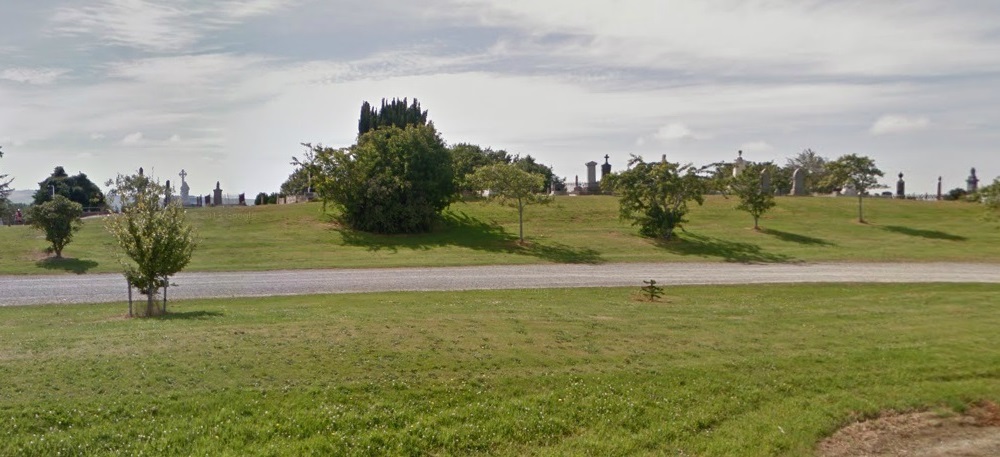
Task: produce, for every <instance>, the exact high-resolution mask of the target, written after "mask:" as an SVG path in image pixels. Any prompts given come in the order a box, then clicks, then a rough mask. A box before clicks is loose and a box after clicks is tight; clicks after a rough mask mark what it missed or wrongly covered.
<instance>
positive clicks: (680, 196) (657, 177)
mask: <svg viewBox="0 0 1000 457" xmlns="http://www.w3.org/2000/svg"><path fill="white" fill-rule="evenodd" d="M702 171H704V168H702V169H695V168H694V167H693V166H691V165H684V166H681V165H680V164H676V163H671V162H667V161H662V162H643V160H642V157H638V156H635V155H633V156H632V158H631V159H629V162H628V170H625V171H622V172H619V173H612V174H610V175H608V176H607V177H606V178H605V179H606V180H607V182H608V185H609V186H610V188H611V189H612V190H613V191H614V193H615V194H617V195H618V204H619V214H620V216H621V218H622V220H629V221H632V225H638V226H639V233H640V234H642V235H643V236H648V237H653V238H662V239H665V240H669V239H670V237H671V236H672V235H673V233H674V229H675V228H677V227H679V226H681V224H682V223H684V222H686V220H684V216H685V215H686V214H687V212H688V206H687V205H688V202H690V201H695V202H697V203H698V204H699V205H701V204H703V203H704V201H705V198H704V195H705V192H707V191H708V189H709V187H710V182H711V181H710V180H709V179H706V178H703V177H702V176H700V175H699V173H700V172H702Z"/></svg>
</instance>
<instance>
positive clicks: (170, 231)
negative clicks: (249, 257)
mask: <svg viewBox="0 0 1000 457" xmlns="http://www.w3.org/2000/svg"><path fill="white" fill-rule="evenodd" d="M108 185H109V186H113V189H112V191H111V192H110V194H111V195H113V196H114V197H116V198H117V199H118V201H119V202H120V204H121V212H120V213H119V214H116V215H113V216H110V217H109V218H108V219H107V229H108V231H109V232H110V233H111V235H112V237H114V239H115V241H116V242H117V244H118V248H119V249H118V251H117V252H116V254H117V257H118V261H119V263H121V266H122V270H123V274H124V275H125V280H126V281H128V284H129V285H130V286H134V287H136V288H137V289H139V290H140V291H141V292H142V293H143V294H145V295H146V312H145V315H146V316H155V315H157V314H160V313H162V312H163V311H164V310H163V309H162V308H158V307H157V305H156V300H155V296H156V294H157V292H158V291H159V290H160V289H161V288H163V287H166V286H167V284H168V283H169V278H170V276H172V275H174V274H176V273H177V272H179V271H181V270H182V269H183V268H184V267H185V266H187V264H188V262H190V261H191V254H192V253H193V252H194V248H195V241H194V232H193V229H192V228H191V225H190V224H189V223H188V222H187V219H186V217H185V213H184V209H183V208H181V206H180V204H179V203H169V204H167V205H162V200H161V195H163V191H164V187H163V186H161V185H160V184H159V183H158V182H155V181H152V180H151V179H149V177H147V176H144V175H142V174H141V173H140V174H138V175H128V176H122V175H118V177H117V178H116V179H115V180H114V181H109V182H108Z"/></svg>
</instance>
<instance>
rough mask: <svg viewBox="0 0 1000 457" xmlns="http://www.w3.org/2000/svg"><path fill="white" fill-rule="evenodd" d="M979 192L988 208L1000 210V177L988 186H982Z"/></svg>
mask: <svg viewBox="0 0 1000 457" xmlns="http://www.w3.org/2000/svg"><path fill="white" fill-rule="evenodd" d="M977 194H978V195H979V200H980V201H981V202H982V203H983V204H984V205H986V207H987V208H990V209H994V210H1000V178H995V179H994V180H993V183H992V184H990V185H988V186H984V187H980V188H979V191H978V192H977Z"/></svg>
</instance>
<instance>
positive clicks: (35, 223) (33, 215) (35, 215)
mask: <svg viewBox="0 0 1000 457" xmlns="http://www.w3.org/2000/svg"><path fill="white" fill-rule="evenodd" d="M82 216H83V205H80V204H79V203H77V202H74V201H71V200H70V199H68V198H66V197H63V196H62V195H56V196H55V197H54V198H52V199H51V200H49V201H47V202H45V203H42V204H40V205H32V206H30V207H29V208H28V224H30V225H31V226H32V227H35V228H37V229H38V230H41V231H43V232H45V240H46V241H48V242H49V243H51V244H52V245H51V246H49V248H48V251H49V252H54V253H55V254H56V258H57V259H61V258H62V251H63V249H64V248H66V245H67V244H69V242H70V241H73V233H75V232H77V231H79V230H80V227H81V226H82V225H83V222H81V221H80V218H81V217H82Z"/></svg>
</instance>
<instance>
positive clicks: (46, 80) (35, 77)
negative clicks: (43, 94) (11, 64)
mask: <svg viewBox="0 0 1000 457" xmlns="http://www.w3.org/2000/svg"><path fill="white" fill-rule="evenodd" d="M66 73H69V70H67V69H65V68H23V67H15V68H7V69H5V70H3V71H0V79H6V80H8V81H14V82H19V83H26V84H35V85H40V86H41V85H46V84H52V83H54V82H56V80H57V79H59V77H60V76H62V75H64V74H66Z"/></svg>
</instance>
